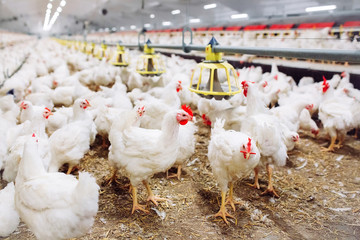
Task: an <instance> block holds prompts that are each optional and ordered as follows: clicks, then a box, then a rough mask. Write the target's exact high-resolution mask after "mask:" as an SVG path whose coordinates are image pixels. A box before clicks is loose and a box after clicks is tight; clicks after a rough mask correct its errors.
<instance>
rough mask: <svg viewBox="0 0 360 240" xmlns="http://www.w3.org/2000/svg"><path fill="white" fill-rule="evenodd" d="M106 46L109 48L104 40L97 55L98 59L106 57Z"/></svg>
mask: <svg viewBox="0 0 360 240" xmlns="http://www.w3.org/2000/svg"><path fill="white" fill-rule="evenodd" d="M106 48H107V46H106V45H105V43H104V42H102V43H101V45H100V48H99V49H98V51H97V53H96V56H95V57H96V58H97V59H99V60H102V59H103V58H106V54H105V53H106Z"/></svg>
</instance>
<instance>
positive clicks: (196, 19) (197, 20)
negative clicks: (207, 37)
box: [190, 18, 200, 23]
mask: <svg viewBox="0 0 360 240" xmlns="http://www.w3.org/2000/svg"><path fill="white" fill-rule="evenodd" d="M190 22H191V23H199V22H200V18H193V19H190Z"/></svg>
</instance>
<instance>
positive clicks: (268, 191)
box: [261, 164, 280, 198]
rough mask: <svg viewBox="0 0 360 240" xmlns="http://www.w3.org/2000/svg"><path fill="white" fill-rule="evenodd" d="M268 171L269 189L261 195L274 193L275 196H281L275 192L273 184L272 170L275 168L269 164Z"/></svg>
mask: <svg viewBox="0 0 360 240" xmlns="http://www.w3.org/2000/svg"><path fill="white" fill-rule="evenodd" d="M266 171H267V173H268V178H269V184H268V187H267V189H266V190H265V191H264V192H262V193H261V195H262V196H263V195H272V196H274V197H277V198H279V197H280V196H279V195H278V194H277V193H276V192H275V189H274V187H273V184H272V171H273V169H272V167H271V166H270V165H269V164H267V165H266Z"/></svg>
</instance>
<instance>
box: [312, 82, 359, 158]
mask: <svg viewBox="0 0 360 240" xmlns="http://www.w3.org/2000/svg"><path fill="white" fill-rule="evenodd" d="M322 92H323V95H324V96H323V97H324V99H323V101H322V102H321V103H320V106H319V119H320V120H321V122H322V124H323V126H324V130H325V132H326V133H328V134H329V135H330V138H331V141H330V145H329V147H328V148H324V149H323V151H334V150H335V148H340V147H342V144H343V142H344V140H345V136H346V133H347V132H348V131H349V130H351V129H352V128H354V127H355V126H356V123H355V122H354V120H355V119H354V116H355V115H357V113H358V112H359V109H357V108H356V104H355V100H354V99H351V98H343V97H337V96H336V95H335V94H334V92H335V90H334V88H333V87H332V86H331V85H330V84H329V83H328V82H327V81H326V79H325V78H324V81H323V83H322ZM337 139H338V140H339V142H338V144H335V142H336V140H337Z"/></svg>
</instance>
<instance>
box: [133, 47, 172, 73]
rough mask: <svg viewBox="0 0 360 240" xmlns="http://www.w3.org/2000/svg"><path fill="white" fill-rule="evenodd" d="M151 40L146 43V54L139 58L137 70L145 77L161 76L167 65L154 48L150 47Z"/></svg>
mask: <svg viewBox="0 0 360 240" xmlns="http://www.w3.org/2000/svg"><path fill="white" fill-rule="evenodd" d="M149 43H151V42H150V40H148V41H147V42H146V44H145V45H144V54H143V55H142V56H141V57H140V58H139V59H138V61H137V67H136V72H137V73H139V74H140V75H142V76H145V77H153V76H160V75H161V74H163V73H165V65H164V63H163V61H162V60H161V58H160V56H159V55H156V54H155V51H154V49H153V48H149V47H148V44H149Z"/></svg>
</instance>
